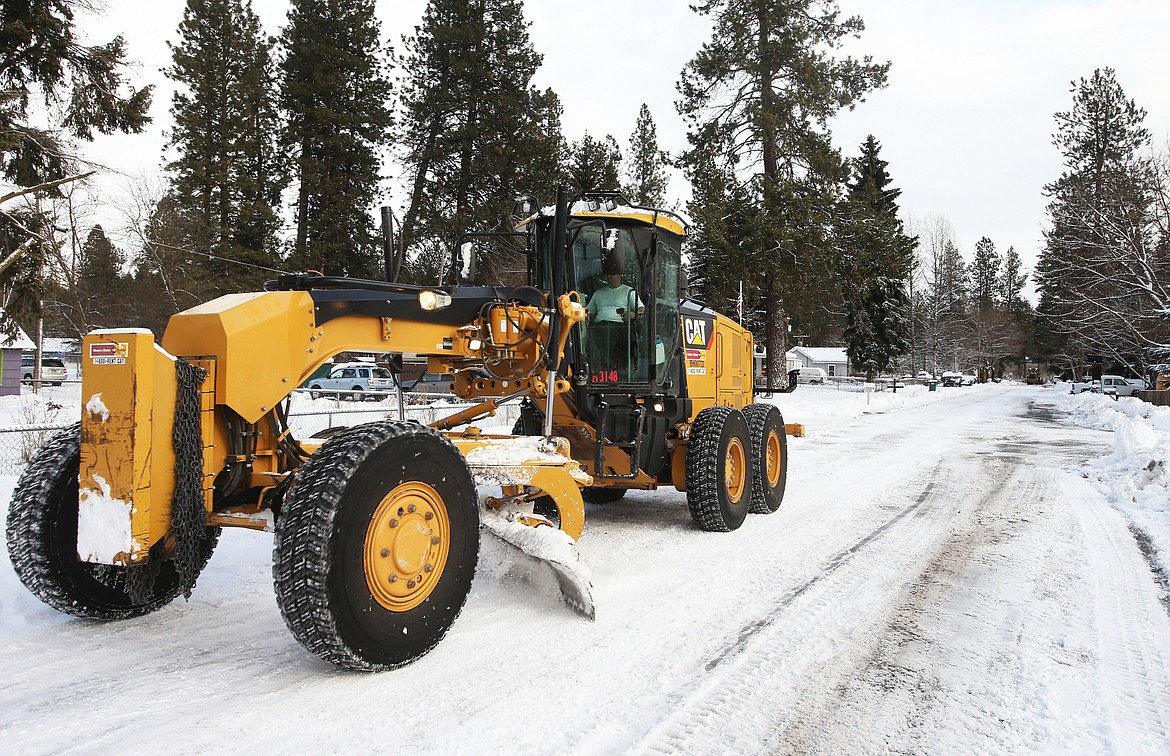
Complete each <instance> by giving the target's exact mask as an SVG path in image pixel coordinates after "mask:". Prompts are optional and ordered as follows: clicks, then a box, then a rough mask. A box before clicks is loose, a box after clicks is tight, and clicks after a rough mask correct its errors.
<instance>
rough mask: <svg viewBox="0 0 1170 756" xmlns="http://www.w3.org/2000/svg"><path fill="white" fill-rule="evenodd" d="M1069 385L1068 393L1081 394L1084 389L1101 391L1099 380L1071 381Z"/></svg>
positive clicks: (1094, 391) (1095, 391)
mask: <svg viewBox="0 0 1170 756" xmlns="http://www.w3.org/2000/svg"><path fill="white" fill-rule="evenodd" d="M1069 386H1070V388H1071V390H1070V391H1069V393H1070V394H1083V393H1085V392H1086V391H1091V392H1093V393H1094V394H1096V393H1100V391H1101V381H1073V382H1072V383H1070V384H1069Z"/></svg>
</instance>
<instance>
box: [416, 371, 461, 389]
mask: <svg viewBox="0 0 1170 756" xmlns="http://www.w3.org/2000/svg"><path fill="white" fill-rule="evenodd" d="M454 385H455V376H453V375H451V374H450V373H423V374H422V375H420V376H419V377H418V380H416V381H415V382H414V383H412V384H410V386H408V387H407V391H409V392H410V393H412V394H450V393H451V390H452V387H453V386H454Z"/></svg>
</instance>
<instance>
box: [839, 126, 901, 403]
mask: <svg viewBox="0 0 1170 756" xmlns="http://www.w3.org/2000/svg"><path fill="white" fill-rule="evenodd" d="M880 149H881V145H880V144H879V143H878V142H877V140H876V139H874V137H873V135H870V136H869V137H868V138H867V139H866V141H865V142H864V143H863V144H862V145H861V157H860V159H858V160H857V161H855V163H854V181H853V182H852V183H850V184H849V185H848V186H849V194H848V197H847V199H846V201H845V202H844V203H843V204H844V207H843V210H842V212H841V214H840V229H839V234H840V238H839V242H840V245H841V248H842V258H841V261H842V264H841V288H842V291H843V293H844V295H845V312H846V322H845V332H844V335H845V343H846V345H847V346H848V350H849V361H850V363H851V364H852V365H854V366H856V367H857V368H859V369H861V370H864V371H865V373H866V379H867V380H870V381H872V380H874V378H876V376H877V374H878V373H880V372H884V371H887V370H890V369H891V368H893V367H894V365H895V363H896V362H897V360H898V359H899V358H900V357H901V356H902V355H904V354H906V353H907V352H908V351H909V348H910V297H909V292H908V290H907V282H908V280H909V276H910V271H911V265H912V261H913V256H914V248H915V246H916V244H917V240H915V239H913V238H911V237H910V236H908V235H907V234H906V233H905V231H904V229H903V226H902V221H901V220H899V219H898V205H897V199H898V196H899V195H900V194H901V190H900V189H895V188H893V187H891V186H890V176H889V173H888V172H887V171H886V166H887V165H888V164H887V162H886V161H885V160H882V159H881V157H880V156H879V154H878V153H879V152H880Z"/></svg>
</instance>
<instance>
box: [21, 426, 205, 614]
mask: <svg viewBox="0 0 1170 756" xmlns="http://www.w3.org/2000/svg"><path fill="white" fill-rule="evenodd" d="M80 459H81V427H80V425H75V426H73V427H71V428H69V429H67V430H64V431H61V432H60V433H58V434H57V435H55V436H53V438H51V439H50V440H49V442H48V443H46V444H45V445H44V446H43V447H42V448H41V450H40V451H39V452H38V453H37V455H36V457H35V458H33V460H32V462H30V463H29V465H28V467H26V468H25V470H24V473H23V474H22V475H21V476H20V480H18V481H17V483H16V489H15V490H14V492H13V494H12V501H11V503H10V505H9V508H8V526H7V538H8V556H9V558H10V559H11V560H12V566H13V568H14V569H15V570H16V575H17V577H19V578H20V582H22V583H24V585H25V587H27V588H28V589H29V591H31V592H32V594H33V595H34V596H36V597H37V598H39V599H40V600H41V601H43V602H45V603H46V604H48V605H49V606H51V607H53V608H54V609H56V610H58V611H61V612H64V613H66V614H71V615H73V616H74V617H82V618H85V619H95V620H116V619H128V618H130V617H139V616H141V615H144V614H149V613H150V612H153V611H154V610H156V609H159V608H160V607H163V606H166V605H167V604H168V603H170V602H171V601H172V600H173V599H174V598H175V597H176V596H178V595H179V593H180V591H181V590H182V586H181V584H180V577H179V574H178V572H177V571H176V570H175V563H174V562H173V561H172V560H170V559H163V561H162V563H161V564H159V565H156V566H155V567H152V566H151V565H149V564H143V565H134V566H130V567H118V566H112V565H104V564H91V563H89V562H83V561H81V559H79V558H78V557H77V512H78V484H77V474H78V467H79V465H80ZM218 540H219V528H207V532H206V536H205V538H204V540H203V542H202V544H201V547H200V556H201V558H202V561H201V562H200V564H199V569H200V570H202V569H203V567H204V566H205V565H206V564H207V560H208V559H210V558H211V553H212V551H214V549H215V544H216V542H217V541H218ZM151 558H152V559H155V558H160V559H161V558H162V557H161V556H155V555H153V554H152V556H151ZM151 569H157V570H158V574H157V575H156V576H155V579H154V585H153V588H152V589H151V591H150V593H149V595H148V597H147V598H145V599H143V598H141V597H139V598H137V599H132V598H131V597H130V595H129V592H128V590H127V578H128V576H129V575H130V571H132V570H151Z"/></svg>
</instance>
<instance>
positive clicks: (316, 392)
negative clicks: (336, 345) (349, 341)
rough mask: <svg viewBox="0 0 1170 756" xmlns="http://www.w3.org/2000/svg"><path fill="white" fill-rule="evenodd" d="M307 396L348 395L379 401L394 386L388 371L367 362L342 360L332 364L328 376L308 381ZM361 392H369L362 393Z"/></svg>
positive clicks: (353, 397)
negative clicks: (338, 363) (339, 362)
mask: <svg viewBox="0 0 1170 756" xmlns="http://www.w3.org/2000/svg"><path fill="white" fill-rule="evenodd" d="M308 388H309V396H311V397H312V398H314V399H316V398H317V397H319V396H322V395H329V394H331V395H333V396H348V397H349V398H350V399H354V400H363V399H367V398H369V399H372V400H374V401H376V402H377V401H381V400H382V399H383V398H384V397H385V394H386V392H388V391H391V390H392V389H393V388H394V379H393V378H392V377H391V375H390V371H389V370H387V369H386V368H384V367H378V366H377V365H372V364H370V363H368V362H343V363H341V364H340V365H334V366H333V368H332V369H331V370H330V371H329V375H328V377H325V378H317V379H315V380H311V381H310V382H309V387H308ZM362 392H369V394H368V395H367V394H364V393H362Z"/></svg>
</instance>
